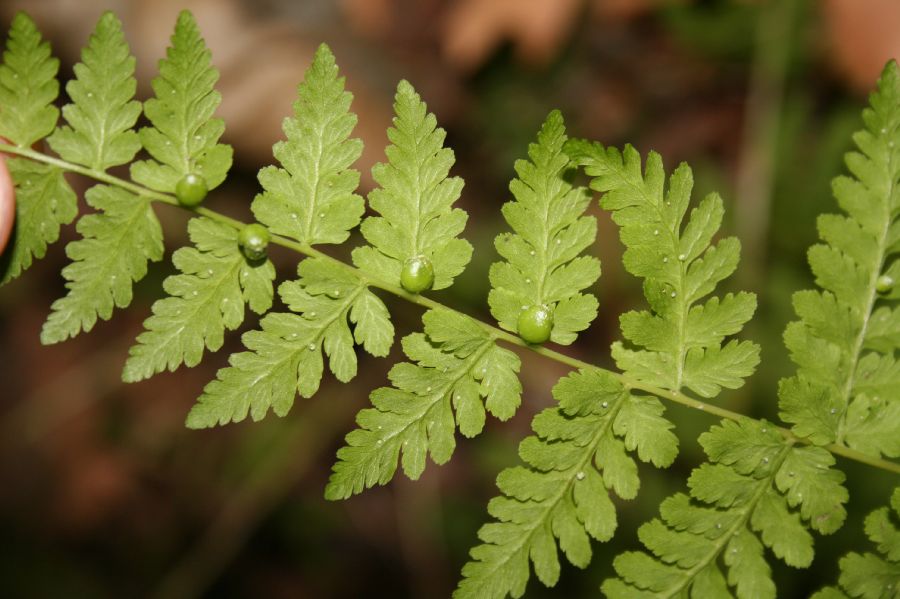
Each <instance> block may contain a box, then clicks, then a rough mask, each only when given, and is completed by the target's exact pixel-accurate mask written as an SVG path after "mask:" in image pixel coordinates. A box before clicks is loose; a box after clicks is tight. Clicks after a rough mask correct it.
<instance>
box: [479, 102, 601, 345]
mask: <svg viewBox="0 0 900 599" xmlns="http://www.w3.org/2000/svg"><path fill="white" fill-rule="evenodd" d="M566 139H567V138H566V133H565V125H564V124H563V118H562V115H561V114H560V113H559V111H553V112H551V113H550V115H549V116H548V117H547V120H546V122H545V123H544V125H543V126H542V127H541V131H540V132H539V133H538V136H537V141H536V143H533V144H531V145H530V146H529V148H528V157H529V159H530V160H519V161H517V162H516V165H515V168H516V173H517V174H518V178H517V179H514V180H513V181H512V182H511V183H510V185H509V189H510V191H511V192H512V194H513V196H514V197H515V200H514V201H511V202H507V203H506V204H504V206H503V209H502V210H503V217H504V218H505V219H506V222H507V223H509V226H510V227H512V229H513V233H502V234H500V235H499V236H497V239H496V240H495V242H494V245H495V246H496V247H497V251H498V252H499V253H500V255H501V256H503V257H504V258H505V259H506V261H505V262H496V263H494V264H493V265H491V270H490V280H491V285H492V287H493V289H491V292H490V295H489V296H488V302H489V304H490V308H491V314H492V315H493V316H494V318H496V319H497V321H498V322H499V324H500V326H501V327H502V328H504V329H506V330H508V331H514V332H515V331H517V325H518V319H519V317H520V315H521V314H522V312H523V311H524V310H526V309H528V308H529V307H531V306H548V307H549V308H550V309H551V311H552V313H553V327H552V329H551V333H550V340H551V341H553V342H555V343H561V344H566V345H567V344H569V343H572V342H573V341H575V338H576V337H577V333H578V331H582V330H584V329H586V328H587V327H588V326H589V325H590V323H591V321H592V320H593V319H594V318H596V316H597V300H596V298H595V297H594V296H593V295H590V294H584V293H582V291H583V290H584V289H586V288H588V287H590V286H591V285H592V284H593V283H594V282H595V281H596V280H597V278H598V277H599V276H600V261H599V260H598V259H597V258H594V257H592V256H581V255H580V254H581V253H582V252H583V251H584V250H585V249H586V248H587V247H588V246H589V245H590V244H591V243H593V242H594V239H595V238H596V236H597V221H596V219H595V218H594V217H592V216H585V215H584V211H585V209H586V208H587V207H588V204H590V201H591V197H590V194H589V192H588V191H587V189H585V188H583V187H574V186H573V185H572V184H571V183H569V181H568V180H567V179H566V175H567V174H568V172H569V171H570V170H571V169H572V168H573V167H574V165H573V164H572V163H571V162H570V160H569V158H568V156H567V155H566V154H565V153H563V145H564V144H565V142H566Z"/></svg>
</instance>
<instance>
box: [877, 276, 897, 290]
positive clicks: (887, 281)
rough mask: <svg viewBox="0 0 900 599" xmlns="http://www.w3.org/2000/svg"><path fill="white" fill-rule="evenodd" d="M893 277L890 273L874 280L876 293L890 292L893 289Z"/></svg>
mask: <svg viewBox="0 0 900 599" xmlns="http://www.w3.org/2000/svg"><path fill="white" fill-rule="evenodd" d="M894 283H895V281H894V277H892V276H890V275H881V276H880V277H878V279H877V280H876V281H875V291H877V292H878V293H890V292H891V291H893V290H894Z"/></svg>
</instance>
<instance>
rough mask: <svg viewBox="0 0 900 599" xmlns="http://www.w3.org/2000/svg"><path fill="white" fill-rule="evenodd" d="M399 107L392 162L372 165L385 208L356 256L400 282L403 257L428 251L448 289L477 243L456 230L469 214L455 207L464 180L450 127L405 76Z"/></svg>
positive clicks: (372, 201) (373, 198)
mask: <svg viewBox="0 0 900 599" xmlns="http://www.w3.org/2000/svg"><path fill="white" fill-rule="evenodd" d="M394 111H395V112H396V115H397V116H396V117H395V118H394V126H393V127H391V128H390V129H388V139H389V140H390V141H391V145H389V146H388V147H387V148H386V149H385V154H387V158H388V162H387V163H385V164H377V165H375V166H374V167H373V168H372V176H373V177H374V178H375V181H376V182H377V183H378V184H379V185H380V187H379V188H377V189H374V190H372V192H371V193H369V205H370V206H371V208H372V210H374V211H375V212H377V213H378V214H379V215H380V216H370V217H368V218H366V219H365V220H364V221H363V224H362V234H363V236H364V237H365V238H366V241H368V242H369V243H370V244H371V245H368V246H363V247H360V248H357V249H355V250H354V251H353V262H354V264H356V266H358V267H359V268H361V269H363V270H364V271H366V272H369V273H371V274H373V275H376V276H378V277H380V278H382V279H384V280H387V281H390V282H391V283H393V284H395V285H399V283H400V272H401V269H402V267H403V266H404V264H405V263H406V262H407V261H408V260H412V259H415V258H418V257H424V258H425V259H427V260H428V261H429V262H430V263H431V265H432V267H433V269H434V284H433V289H444V288H445V287H449V286H450V285H451V284H452V283H453V279H454V277H456V276H457V275H459V274H460V273H461V272H462V271H463V269H464V268H465V267H466V265H467V264H468V263H469V260H470V259H471V257H472V246H471V245H470V244H469V242H468V241H466V240H464V239H459V238H458V237H457V236H458V235H459V234H460V233H462V231H463V229H464V228H465V225H466V220H467V219H468V215H467V214H466V213H465V212H464V211H462V210H460V209H459V208H452V206H453V203H454V202H455V201H456V200H457V199H458V198H459V195H460V193H461V191H462V187H463V181H462V179H460V178H459V177H448V174H449V172H450V167H452V166H453V162H454V156H453V150H451V149H450V148H445V147H443V143H444V138H445V137H446V133H445V132H444V130H443V129H441V128H440V127H438V126H437V119H436V118H435V116H434V115H433V114H431V113H428V112H427V107H426V106H425V103H424V102H423V101H422V100H421V98H420V97H419V94H417V93H416V91H415V90H414V89H413V87H412V85H410V84H409V83H407V82H406V81H401V82H400V84H399V85H398V86H397V95H396V97H395V101H394Z"/></svg>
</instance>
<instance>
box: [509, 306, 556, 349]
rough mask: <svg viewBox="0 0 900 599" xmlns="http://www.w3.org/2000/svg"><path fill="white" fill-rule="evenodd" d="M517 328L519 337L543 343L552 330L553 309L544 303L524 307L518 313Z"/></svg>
mask: <svg viewBox="0 0 900 599" xmlns="http://www.w3.org/2000/svg"><path fill="white" fill-rule="evenodd" d="M517 328H518V331H519V337H521V338H522V339H524V340H525V341H527V342H528V343H531V344H535V345H537V344H539V343H544V342H545V341H547V340H548V339H550V333H551V332H552V331H553V310H552V309H551V308H550V306H544V305H541V306H531V307H529V308H526V309H524V310H522V313H521V314H519V320H518V323H517Z"/></svg>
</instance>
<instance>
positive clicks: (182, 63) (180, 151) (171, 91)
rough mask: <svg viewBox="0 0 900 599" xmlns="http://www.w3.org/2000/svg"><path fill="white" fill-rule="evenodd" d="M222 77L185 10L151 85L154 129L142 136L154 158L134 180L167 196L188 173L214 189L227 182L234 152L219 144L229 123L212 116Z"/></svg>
mask: <svg viewBox="0 0 900 599" xmlns="http://www.w3.org/2000/svg"><path fill="white" fill-rule="evenodd" d="M218 78H219V73H218V71H216V69H214V68H213V67H212V65H211V63H210V53H209V50H208V49H207V48H206V44H205V43H204V42H203V38H202V37H200V31H199V30H198V29H197V23H196V22H195V21H194V17H193V16H191V13H189V12H187V11H183V12H182V13H181V14H180V15H178V21H177V22H176V24H175V33H174V34H173V35H172V45H171V46H170V47H169V48H168V49H167V50H166V58H164V59H163V60H161V61H160V62H159V76H158V77H156V78H155V79H154V80H153V83H152V85H153V91H154V93H155V96H156V97H154V98H151V99H149V100H147V101H146V102H145V103H144V114H145V115H146V116H147V118H148V119H149V120H150V123H151V124H152V125H153V126H152V127H144V128H142V129H141V130H140V138H141V144H142V145H143V146H144V149H146V150H147V152H148V153H149V154H150V156H151V157H152V158H153V159H152V160H142V161H138V162H135V163H133V164H132V165H131V177H132V179H134V180H135V181H136V182H137V183H140V184H141V185H146V186H147V187H149V188H150V189H155V190H156V191H162V192H166V193H173V192H174V191H175V186H176V184H177V183H178V181H180V180H181V179H182V178H183V177H184V176H185V175H188V174H195V175H199V176H201V177H203V179H204V180H205V182H206V186H207V187H208V188H209V189H212V188H214V187H216V186H218V185H219V184H221V183H222V181H224V180H225V174H226V173H227V172H228V169H229V168H231V155H232V150H231V146H229V145H225V144H220V143H217V142H218V140H219V138H220V137H221V136H222V133H223V132H224V131H225V123H224V122H223V121H222V119H218V118H212V115H213V113H214V112H215V110H216V108H217V107H218V105H219V102H221V96H220V95H219V92H217V91H215V89H213V86H214V85H215V83H216V81H217V80H218Z"/></svg>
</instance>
